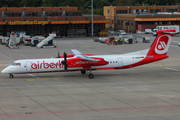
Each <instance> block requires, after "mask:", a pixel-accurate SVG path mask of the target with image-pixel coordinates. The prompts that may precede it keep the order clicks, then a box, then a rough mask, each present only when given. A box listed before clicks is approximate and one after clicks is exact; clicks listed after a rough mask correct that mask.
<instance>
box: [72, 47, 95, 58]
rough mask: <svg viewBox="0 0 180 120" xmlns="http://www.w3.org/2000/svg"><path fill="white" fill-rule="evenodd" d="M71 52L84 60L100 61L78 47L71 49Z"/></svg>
mask: <svg viewBox="0 0 180 120" xmlns="http://www.w3.org/2000/svg"><path fill="white" fill-rule="evenodd" d="M71 53H72V54H74V55H75V57H76V58H81V59H82V60H88V61H99V60H98V59H93V58H90V57H88V56H86V55H83V54H82V53H81V52H80V51H78V50H76V49H71Z"/></svg>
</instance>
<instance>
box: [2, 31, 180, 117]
mask: <svg viewBox="0 0 180 120" xmlns="http://www.w3.org/2000/svg"><path fill="white" fill-rule="evenodd" d="M138 35H140V36H141V35H142V36H149V37H151V43H142V40H141V39H138V41H139V42H138V43H135V44H123V45H116V46H108V45H106V44H102V43H98V42H94V41H93V40H92V39H91V38H65V39H63V38H59V39H58V40H57V48H41V49H38V48H36V47H30V46H24V45H20V46H19V49H9V48H7V47H5V46H3V45H0V70H2V69H3V68H5V67H6V66H8V65H9V64H11V63H13V62H14V61H15V60H18V59H29V58H51V57H56V56H57V52H58V51H59V52H60V54H61V55H62V54H63V52H64V51H66V52H67V53H68V54H69V53H70V49H77V50H79V51H81V52H82V53H89V54H97V55H98V54H121V53H128V52H133V51H138V50H143V49H147V48H149V47H150V46H151V44H152V42H153V40H154V36H152V35H144V34H138ZM177 42H180V39H179V36H176V37H174V38H173V42H172V43H171V46H170V48H169V52H168V55H169V58H167V59H165V60H162V61H158V62H155V63H150V64H147V65H143V66H139V67H135V68H131V69H123V70H115V71H92V73H93V74H94V75H95V77H94V79H89V78H88V73H86V74H85V75H82V74H81V73H80V72H68V73H66V72H65V73H46V74H14V78H9V75H8V74H2V73H0V120H178V119H180V47H178V46H177V44H176V43H177Z"/></svg>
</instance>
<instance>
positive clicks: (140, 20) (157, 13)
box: [104, 5, 180, 33]
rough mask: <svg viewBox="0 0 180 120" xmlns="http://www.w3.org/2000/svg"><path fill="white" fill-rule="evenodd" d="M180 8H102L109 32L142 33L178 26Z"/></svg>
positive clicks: (176, 6)
mask: <svg viewBox="0 0 180 120" xmlns="http://www.w3.org/2000/svg"><path fill="white" fill-rule="evenodd" d="M179 12H180V6H178V5H175V6H156V5H155V6H104V16H105V18H106V19H107V20H110V23H107V24H106V29H109V30H115V31H117V30H121V29H122V30H125V31H126V32H134V33H135V32H143V31H144V30H145V29H147V28H155V27H156V26H165V25H180V13H179Z"/></svg>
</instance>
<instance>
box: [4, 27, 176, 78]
mask: <svg viewBox="0 0 180 120" xmlns="http://www.w3.org/2000/svg"><path fill="white" fill-rule="evenodd" d="M157 34H158V36H157V37H156V39H155V40H154V42H153V44H152V45H151V47H150V48H149V49H145V50H141V51H137V52H132V53H126V54H115V55H94V54H82V53H81V52H79V51H78V50H76V49H71V53H72V54H68V55H67V54H66V53H65V52H64V55H62V56H60V55H59V53H58V57H57V58H49V59H25V60H17V61H15V62H14V63H13V64H11V65H9V66H8V67H6V68H5V69H4V70H2V71H1V73H7V74H9V75H10V76H9V77H10V78H13V74H24V73H46V72H66V71H81V73H82V74H85V73H86V71H90V73H89V78H90V79H92V78H94V75H93V74H92V73H91V71H92V70H115V69H125V68H132V67H136V66H140V65H143V64H147V63H151V62H155V61H159V60H163V59H165V58H167V57H168V56H167V51H168V49H169V46H170V43H171V40H172V37H173V35H174V34H175V30H161V31H157Z"/></svg>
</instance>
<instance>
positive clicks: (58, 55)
mask: <svg viewBox="0 0 180 120" xmlns="http://www.w3.org/2000/svg"><path fill="white" fill-rule="evenodd" d="M57 53H58V56H57V57H56V58H61V56H60V54H59V48H58V51H57Z"/></svg>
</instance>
